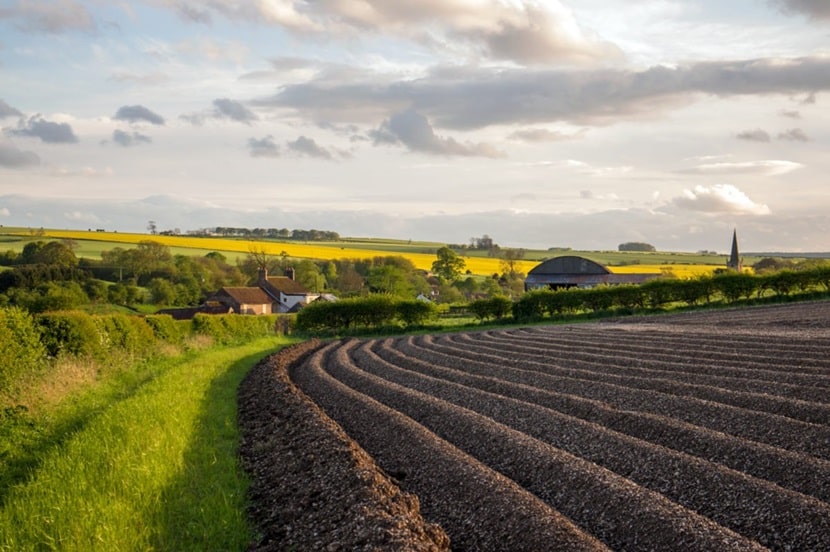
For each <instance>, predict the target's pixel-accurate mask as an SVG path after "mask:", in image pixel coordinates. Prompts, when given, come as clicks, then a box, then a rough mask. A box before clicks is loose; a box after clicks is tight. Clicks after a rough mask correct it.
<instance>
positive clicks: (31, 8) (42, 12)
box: [0, 0, 96, 34]
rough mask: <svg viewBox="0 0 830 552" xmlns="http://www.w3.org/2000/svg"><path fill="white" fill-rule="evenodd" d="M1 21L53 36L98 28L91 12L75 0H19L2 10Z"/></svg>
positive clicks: (0, 13)
mask: <svg viewBox="0 0 830 552" xmlns="http://www.w3.org/2000/svg"><path fill="white" fill-rule="evenodd" d="M0 19H12V20H16V21H17V25H18V27H20V28H21V29H23V30H24V31H34V32H44V33H51V34H59V33H63V32H66V31H94V30H95V27H96V26H95V20H94V19H93V17H92V14H90V13H89V10H87V9H86V7H84V5H83V4H81V3H79V2H76V1H75V0H50V1H48V2H47V1H43V0H19V1H18V2H17V3H16V5H15V6H12V7H8V8H0Z"/></svg>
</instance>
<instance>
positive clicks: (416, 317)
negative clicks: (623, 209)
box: [395, 299, 438, 326]
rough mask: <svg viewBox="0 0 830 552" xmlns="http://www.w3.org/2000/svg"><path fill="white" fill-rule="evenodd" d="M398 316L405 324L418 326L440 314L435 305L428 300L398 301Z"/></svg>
mask: <svg viewBox="0 0 830 552" xmlns="http://www.w3.org/2000/svg"><path fill="white" fill-rule="evenodd" d="M395 311H396V316H397V318H398V320H400V321H401V322H403V324H404V325H405V326H417V325H421V324H424V323H426V322H428V321H430V320H432V319H434V318H435V317H436V316H437V314H438V309H437V307H436V306H435V305H433V304H432V303H430V302H428V301H419V300H417V299H416V300H414V301H398V302H397V304H396V305H395Z"/></svg>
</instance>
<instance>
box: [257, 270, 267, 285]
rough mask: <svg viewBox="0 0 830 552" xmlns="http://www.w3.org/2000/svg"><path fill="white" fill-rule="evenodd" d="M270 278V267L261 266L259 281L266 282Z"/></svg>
mask: <svg viewBox="0 0 830 552" xmlns="http://www.w3.org/2000/svg"><path fill="white" fill-rule="evenodd" d="M267 280H268V269H267V268H266V267H264V266H261V267H259V280H258V281H259V282H260V283H262V282H266V281H267Z"/></svg>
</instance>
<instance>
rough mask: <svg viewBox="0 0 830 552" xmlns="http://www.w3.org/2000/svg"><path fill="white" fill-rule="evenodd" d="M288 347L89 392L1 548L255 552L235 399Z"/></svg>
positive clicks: (22, 487) (257, 346) (275, 344)
mask: <svg viewBox="0 0 830 552" xmlns="http://www.w3.org/2000/svg"><path fill="white" fill-rule="evenodd" d="M287 343H288V342H287V341H286V340H283V341H279V340H277V339H275V338H265V339H260V340H257V341H253V342H251V343H249V344H246V345H241V346H227V347H214V348H211V349H208V350H206V351H202V352H201V353H189V354H187V355H185V356H184V357H180V358H177V359H167V360H164V361H161V362H162V365H163V366H160V367H156V369H155V370H154V373H152V374H151V375H150V376H151V377H150V378H149V379H147V380H146V381H145V382H144V383H143V384H141V385H138V386H136V385H134V384H133V385H125V386H121V387H122V389H121V391H120V392H114V391H113V388H115V387H119V386H118V385H114V384H110V385H107V386H104V387H102V388H100V389H97V388H96V389H95V390H92V391H89V392H87V393H85V394H84V398H83V399H82V400H79V405H78V406H76V407H74V408H69V407H66V409H67V411H66V412H63V413H61V414H60V416H62V417H65V418H66V419H67V420H75V421H76V423H75V425H74V426H73V431H71V432H68V433H67V432H59V435H56V436H52V438H51V439H50V438H49V436H48V435H47V436H45V437H43V436H42V437H43V438H42V439H41V440H40V441H41V442H40V447H39V451H38V453H39V456H38V457H37V458H36V459H35V460H36V462H32V463H31V464H32V465H33V466H34V469H33V471H32V472H31V474H30V475H29V477H27V478H25V480H23V481H20V482H18V483H16V484H14V485H12V486H10V487H9V488H7V489H6V490H5V491H6V492H5V493H4V494H3V497H2V498H3V500H2V507H1V509H0V549H1V550H15V551H17V550H35V549H37V550H42V549H46V550H49V549H54V550H56V549H59V550H147V549H157V550H244V549H245V548H246V546H247V545H248V544H249V542H250V540H251V538H252V534H251V530H250V528H249V526H248V524H247V521H246V517H245V489H246V485H247V484H246V481H245V479H244V476H243V475H242V473H241V472H240V470H239V469H238V465H237V456H236V448H237V445H238V433H237V428H236V388H237V385H238V383H239V382H240V381H241V379H242V378H243V377H244V375H245V374H246V373H247V371H248V370H249V369H250V368H251V367H252V366H253V365H254V364H255V363H256V362H257V361H258V360H259V359H261V358H262V357H263V356H264V355H266V354H268V353H270V352H272V351H275V350H277V349H278V348H280V347H281V346H284V345H285V344H287ZM134 383H135V382H134ZM102 405H104V406H102ZM84 412H86V413H87V415H86V416H84V415H81V413H84ZM47 425H49V424H47ZM59 425H60V424H52V427H58V426H59ZM60 436H62V438H61V437H60ZM30 460H32V459H30Z"/></svg>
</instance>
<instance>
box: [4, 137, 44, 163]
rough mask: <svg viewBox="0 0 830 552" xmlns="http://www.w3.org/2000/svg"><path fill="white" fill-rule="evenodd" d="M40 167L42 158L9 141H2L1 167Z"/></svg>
mask: <svg viewBox="0 0 830 552" xmlns="http://www.w3.org/2000/svg"><path fill="white" fill-rule="evenodd" d="M37 165H40V157H38V156H37V154H36V153H34V152H31V151H23V150H21V149H18V148H17V146H15V145H14V144H12V143H11V142H9V141H6V140H3V141H0V167H8V168H10V169H23V168H26V167H35V166H37Z"/></svg>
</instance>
